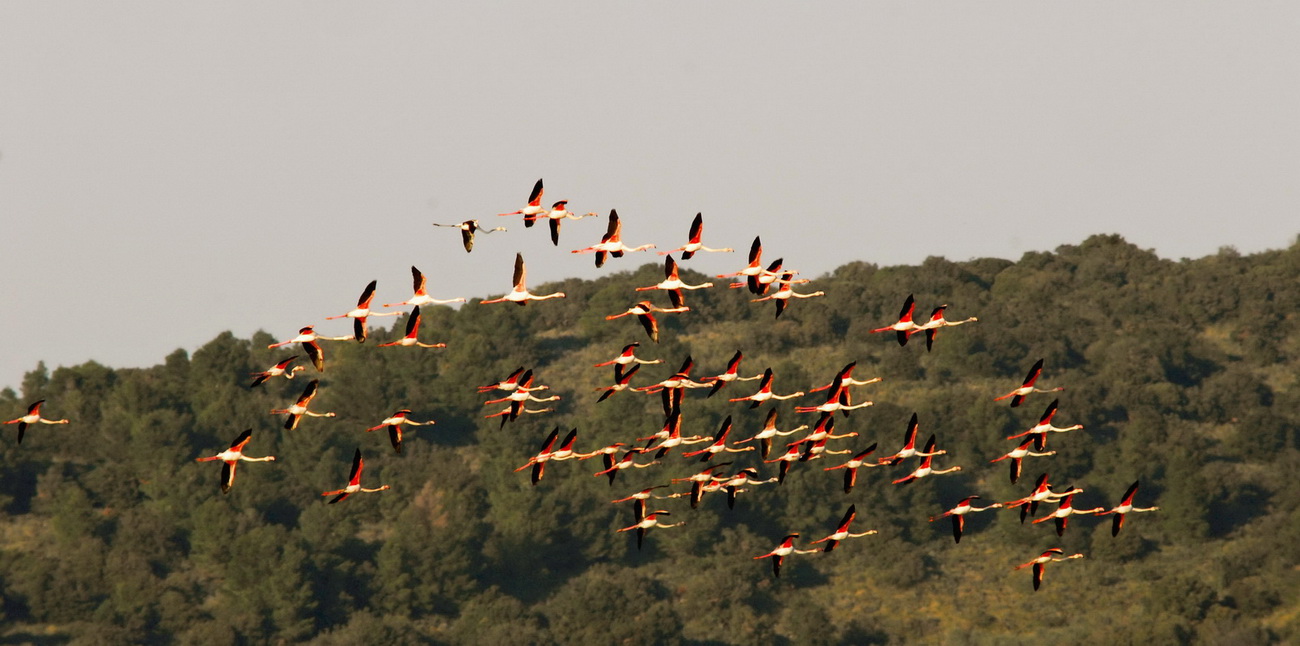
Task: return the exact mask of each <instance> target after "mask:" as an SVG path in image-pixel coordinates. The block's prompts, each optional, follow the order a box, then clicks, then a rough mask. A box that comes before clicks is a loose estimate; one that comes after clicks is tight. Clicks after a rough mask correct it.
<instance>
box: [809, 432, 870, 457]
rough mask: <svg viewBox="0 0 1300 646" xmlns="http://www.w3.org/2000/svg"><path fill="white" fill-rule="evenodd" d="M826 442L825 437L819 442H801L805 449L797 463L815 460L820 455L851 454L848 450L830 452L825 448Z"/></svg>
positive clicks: (827, 439)
mask: <svg viewBox="0 0 1300 646" xmlns="http://www.w3.org/2000/svg"><path fill="white" fill-rule="evenodd" d="M853 435H857V433H853ZM827 441H829V438H825V437H823V438H822V439H820V440H808V439H805V440H803V443H804V444H806V445H807V447H805V448H804V452H803V455H801V456H799V461H800V462H807V461H809V460H817V459H820V458H821V457H822V454H826V455H848V454H850V453H852V452H853V451H851V450H849V449H845V450H843V451H832V450H830V449H828V448H826V442H827Z"/></svg>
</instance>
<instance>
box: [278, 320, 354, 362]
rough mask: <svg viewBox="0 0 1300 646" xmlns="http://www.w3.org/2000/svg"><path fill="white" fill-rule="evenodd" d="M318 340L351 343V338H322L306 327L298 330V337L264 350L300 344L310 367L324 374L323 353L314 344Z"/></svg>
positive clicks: (310, 327)
mask: <svg viewBox="0 0 1300 646" xmlns="http://www.w3.org/2000/svg"><path fill="white" fill-rule="evenodd" d="M320 339H326V340H329V341H351V340H352V337H350V336H322V335H319V334H316V331H315V330H313V329H312V326H310V325H308V326H307V327H304V328H302V329H300V330H298V336H295V337H293V338H292V339H289V340H288V341H281V342H279V343H272V344H271V345H268V346H266V349H267V350H273V349H275V348H278V347H280V346H285V345H289V344H291V343H301V344H302V349H303V351H304V352H306V353H307V356H308V358H310V359H311V363H312V365H314V366H316V370H317V371H319V372H325V353H324V352H321V349H320V344H319V343H317V342H316V341H317V340H320Z"/></svg>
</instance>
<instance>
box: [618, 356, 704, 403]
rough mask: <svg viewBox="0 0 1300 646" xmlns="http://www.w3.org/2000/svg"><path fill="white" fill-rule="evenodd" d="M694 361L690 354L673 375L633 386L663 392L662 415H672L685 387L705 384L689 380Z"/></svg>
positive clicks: (643, 390) (646, 391) (680, 401)
mask: <svg viewBox="0 0 1300 646" xmlns="http://www.w3.org/2000/svg"><path fill="white" fill-rule="evenodd" d="M694 366H695V362H694V361H693V360H692V359H691V357H690V355H687V356H686V360H685V361H683V362H682V366H681V367H680V368H678V369H677V372H675V373H673V375H672V376H671V377H669V378H667V379H665V380H663V381H661V382H659V383H657V384H651V385H649V386H641V387H640V388H633V390H635V391H637V392H643V393H655V392H659V393H662V394H663V406H664V415H672V414H673V412H674V411H679V410H681V406H682V397H683V395H684V393H685V391H686V389H687V388H704V387H705V384H702V383H700V382H698V381H692V380H691V368H693V367H694Z"/></svg>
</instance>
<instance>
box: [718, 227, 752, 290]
mask: <svg viewBox="0 0 1300 646" xmlns="http://www.w3.org/2000/svg"><path fill="white" fill-rule="evenodd" d="M762 259H763V241H762V240H760V239H759V237H758V236H754V242H753V243H751V244H750V245H749V264H748V265H745V268H744V269H741V270H740V271H737V272H735V273H731V274H718V276H717V277H718V278H736V277H739V276H744V277H746V279H753V278H755V277H757V276H758V275H759V274H760V273H762V272H763V265H762Z"/></svg>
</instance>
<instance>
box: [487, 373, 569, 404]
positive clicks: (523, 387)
mask: <svg viewBox="0 0 1300 646" xmlns="http://www.w3.org/2000/svg"><path fill="white" fill-rule="evenodd" d="M524 374H525V375H527V379H524V380H523V383H520V384H519V385H517V386H515V388H514V389H513V390H511V391H509V392H510V394H508V395H506V396H505V397H501V398H499V399H489V400H487V401H485V402H483V405H484V406H490V405H492V404H500V403H501V402H506V401H509V402H519V403H523V402H528V401H535V402H539V403H545V402H553V401H556V400H558V399H559V398H560V396H559V395H552V396H550V397H545V398H539V397H536V396H534V395H533V393H535V392H538V391H542V390H547V389H549V388H550V386H533V374H532V371H531V370H529V371H528V372H526V373H524Z"/></svg>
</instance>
